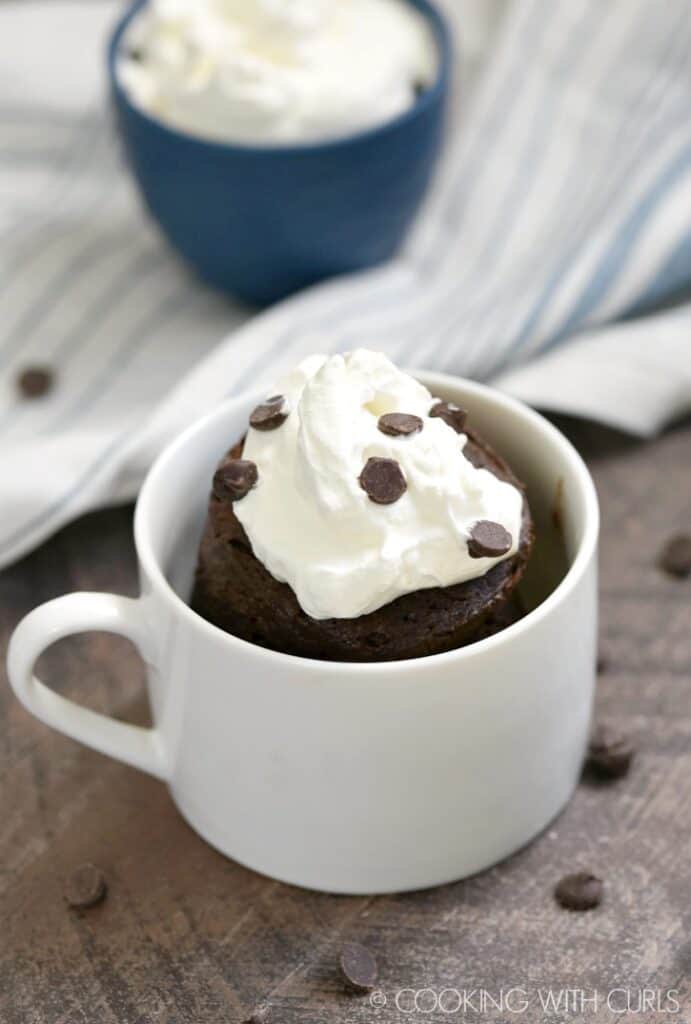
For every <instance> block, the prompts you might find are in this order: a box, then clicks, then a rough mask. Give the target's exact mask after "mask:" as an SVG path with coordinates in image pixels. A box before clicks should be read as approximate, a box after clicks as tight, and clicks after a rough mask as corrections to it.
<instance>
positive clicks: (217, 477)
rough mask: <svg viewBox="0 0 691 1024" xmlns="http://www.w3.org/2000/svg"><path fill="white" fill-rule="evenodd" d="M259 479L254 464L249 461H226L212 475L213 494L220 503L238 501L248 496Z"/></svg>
mask: <svg viewBox="0 0 691 1024" xmlns="http://www.w3.org/2000/svg"><path fill="white" fill-rule="evenodd" d="M258 479H259V472H258V470H257V467H256V465H255V464H254V462H250V460H249V459H226V460H225V461H224V462H222V463H221V465H220V466H219V467H218V469H217V470H216V472H215V473H214V480H213V492H214V494H215V496H216V497H217V498H218V499H219V500H220V501H240V499H241V498H244V497H245V495H247V494H249V492H250V491H251V490H252V488H253V487H254V486H255V485H256V483H257V480H258Z"/></svg>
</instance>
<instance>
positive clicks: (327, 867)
mask: <svg viewBox="0 0 691 1024" xmlns="http://www.w3.org/2000/svg"><path fill="white" fill-rule="evenodd" d="M417 376H418V377H419V378H420V380H421V381H422V382H423V383H424V384H425V385H426V386H427V387H428V388H429V389H430V391H431V392H432V393H433V394H435V395H439V396H441V397H444V398H446V399H450V400H452V401H455V402H457V403H458V404H460V405H462V406H463V407H464V408H467V409H468V411H469V415H470V420H471V422H472V423H473V425H474V426H475V427H476V428H477V429H478V430H479V431H480V433H482V434H483V435H484V436H485V437H486V438H487V439H488V440H489V441H490V443H492V444H493V445H494V446H495V447H496V448H497V450H498V451H499V452H500V453H501V454H502V455H503V456H504V457H505V458H506V459H507V460H508V461H509V463H510V464H511V465H512V467H513V469H514V470H515V472H516V473H517V474H518V476H519V477H521V478H522V479H523V480H524V481H525V483H526V484H527V487H528V494H529V498H530V502H531V507H532V509H533V514H534V517H535V519H536V525H537V530H538V534H541V535H542V536H543V537H546V536H547V534H550V533H554V527H553V526H552V520H553V518H554V517H555V513H557V512H558V518H559V522H560V527H561V531H562V533H563V540H564V545H565V549H566V556H565V559H566V563H567V566H568V568H566V569H565V574H564V575H563V578H561V580H560V581H559V582H558V583H557V584H556V585H555V586H554V587H553V588H552V590H551V592H550V593H548V594H547V595H546V596H545V597H544V599H543V600H542V601H541V603H539V604H538V606H537V607H535V608H533V610H531V611H529V613H528V614H527V615H526V616H525V617H524V618H523V619H521V620H520V621H519V622H517V623H515V624H514V625H511V626H509V627H508V628H507V629H504V630H503V631H502V632H500V633H498V634H497V635H495V636H493V637H490V638H488V639H485V640H481V641H479V642H478V643H475V644H472V645H470V646H468V647H465V648H462V649H460V650H457V651H451V652H448V653H446V654H437V655H432V656H430V657H425V658H420V659H417V660H412V661H399V662H389V663H379V664H376V663H372V664H345V663H337V662H333V663H332V662H324V661H316V660H310V659H304V658H296V657H292V656H289V655H284V654H278V653H276V652H274V651H270V650H265V649H264V648H261V647H257V646H255V645H253V644H250V643H247V642H245V641H244V640H239V639H237V638H236V637H233V636H230V635H228V634H227V633H224V632H222V631H221V630H219V629H217V628H216V627H215V626H212V625H210V624H209V623H208V622H206V621H205V620H204V619H202V618H200V617H199V616H198V615H197V614H195V613H194V612H193V611H192V610H191V609H190V608H189V607H188V605H187V604H186V603H185V599H184V598H185V597H186V596H187V595H188V593H189V588H190V582H191V577H192V573H193V569H194V562H195V558H196V548H197V543H198V540H199V537H200V535H201V530H202V525H203V521H204V518H205V515H206V506H207V500H208V494H209V487H210V481H211V477H212V473H213V470H214V467H215V465H216V463H217V461H218V460H219V458H220V457H221V455H222V454H223V453H224V452H225V451H226V450H227V449H228V448H229V447H230V445H231V444H232V443H233V442H235V441H237V440H238V439H239V438H240V437H241V436H242V435H243V433H244V432H245V429H246V426H247V419H248V414H249V411H250V410H251V409H252V408H253V406H254V405H255V404H256V402H257V396H256V395H255V396H250V397H242V398H238V399H235V400H233V401H230V402H228V403H227V404H225V405H223V406H222V407H220V408H219V409H217V410H215V411H214V412H212V413H211V414H210V415H209V416H207V417H206V418H205V419H203V420H202V421H201V422H199V423H197V424H196V425H194V426H193V427H191V428H190V429H189V430H187V432H186V433H184V434H183V435H182V436H181V437H180V438H178V439H177V440H176V441H174V442H173V443H172V444H171V445H170V447H169V448H168V449H167V450H166V451H165V452H164V453H163V454H162V455H161V456H160V458H159V459H158V461H157V462H156V464H155V465H154V467H153V468H152V470H151V472H150V473H149V475H148V478H147V480H146V482H145V484H144V486H143V488H142V492H141V495H140V498H139V502H138V504H137V511H136V517H135V540H136V546H137V552H138V556H139V570H140V577H141V597H139V598H138V599H137V600H132V599H130V598H125V597H116V596H114V595H110V594H93V593H82V594H71V595H69V596H66V597H61V598H58V599H57V600H55V601H50V602H48V603H47V604H44V605H42V606H41V607H40V608H37V609H36V610H35V611H33V612H31V613H30V614H29V615H28V616H27V617H26V618H25V619H24V620H23V621H22V622H21V623H20V625H19V626H18V627H17V629H16V631H15V633H14V635H13V637H12V641H11V644H10V649H9V654H8V672H9V677H10V680H11V683H12V686H13V687H14V690H15V692H16V694H17V696H18V697H19V699H20V700H21V701H23V703H24V704H25V705H26V707H27V708H28V709H29V710H30V711H31V712H33V714H34V715H36V716H37V717H38V718H40V719H42V720H43V721H44V722H46V723H47V724H48V725H51V726H53V727H55V728H56V729H59V730H61V731H62V732H64V733H66V734H67V735H68V736H71V737H73V738H74V739H77V740H80V741H81V742H83V743H86V744H87V745H89V746H91V747H93V748H95V749H96V750H99V751H101V752H102V753H104V754H108V755H110V756H111V757H115V758H119V759H120V760H122V761H125V762H127V763H128V764H131V765H135V766H136V767H137V768H141V769H142V770H144V771H146V772H149V773H150V774H152V775H155V776H157V777H158V778H160V779H162V780H163V781H165V782H166V783H167V785H168V786H169V788H170V791H171V794H172V797H173V800H174V801H175V803H176V805H177V806H178V808H179V810H180V812H181V813H182V815H183V816H184V817H185V818H186V819H187V821H188V822H189V823H190V824H191V825H192V827H193V828H194V829H196V831H197V832H199V833H200V834H201V835H202V836H203V837H204V838H205V839H206V840H207V841H208V842H209V843H211V844H212V846H214V847H216V848H217V849H218V850H220V851H221V852H222V853H224V854H226V855H227V856H229V857H233V858H234V859H235V860H237V861H240V862H241V863H243V864H245V865H247V866H249V867H251V868H254V869H255V870H257V871H260V872H263V873H264V874H266V875H270V876H272V877H273V878H276V879H279V880H281V881H286V882H290V883H293V884H296V885H300V886H305V887H308V888H311V889H319V890H325V891H328V892H334V893H354V894H364V893H384V892H396V891H402V890H410V889H420V888H424V887H427V886H432V885H438V884H441V883H443V882H449V881H452V880H456V879H460V878H463V877H465V876H467V875H472V874H474V873H475V872H477V871H480V870H482V869H484V868H487V867H489V866H490V865H492V864H494V863H496V862H497V861H499V860H501V859H502V858H504V857H506V856H508V855H509V854H510V853H512V852H513V851H515V850H517V849H518V848H519V847H521V846H523V845H524V844H525V843H527V842H528V841H529V840H530V839H532V838H533V837H534V836H535V835H537V834H538V833H539V832H540V831H541V830H542V829H544V828H545V826H546V825H547V824H548V823H549V822H550V821H551V820H552V819H553V818H554V816H555V815H556V814H557V813H558V812H559V811H560V810H561V809H562V808H563V807H564V805H565V804H566V802H567V800H568V799H569V797H570V796H571V793H572V792H573V789H574V787H575V785H576V782H577V780H578V777H579V773H580V770H581V764H582V759H583V755H584V751H585V747H586V743H587V736H588V730H589V721H590V714H591V705H592V697H593V690H594V680H595V661H596V628H597V594H596V574H597V538H598V523H599V515H598V504H597V498H596V494H595V489H594V486H593V483H592V480H591V478H590V475H589V473H588V471H587V469H586V467H585V465H584V464H583V462H582V460H581V458H580V456H579V455H578V454H577V452H576V451H575V450H574V448H573V447H572V446H571V444H570V443H569V442H568V441H567V440H566V439H565V438H564V437H563V435H562V434H560V433H559V431H558V430H557V429H556V428H555V427H554V426H552V425H551V424H550V423H548V422H547V421H546V420H545V419H543V418H542V417H541V416H539V415H538V414H537V413H535V412H533V411H531V410H530V409H528V408H526V407H525V406H523V405H521V404H520V403H518V402H516V401H514V400H512V399H511V398H508V397H506V396H505V395H502V394H500V393H498V392H496V391H494V390H492V389H489V388H486V387H483V386H481V385H479V384H475V383H471V382H468V381H464V380H459V379H457V378H453V377H448V376H444V375H440V374H432V373H424V374H422V373H420V374H418V375H417ZM555 502H556V503H557V506H558V508H555ZM547 551H548V545H547V544H544V546H543V550H542V551H541V549H540V546H538V548H537V549H536V552H535V554H534V556H533V560H532V561H533V563H535V564H534V570H533V571H535V569H537V570H539V569H540V568H541V561H542V560H544V558H545V553H546V552H547ZM538 575H539V572H538ZM90 629H95V630H109V631H111V632H114V633H120V634H122V635H123V636H126V637H128V638H129V639H130V640H132V641H133V642H134V643H135V644H136V645H137V647H138V648H139V650H140V652H141V655H142V657H143V659H144V661H145V662H146V665H147V669H148V687H149V694H150V700H151V706H152V710H153V717H154V722H155V726H154V728H153V729H142V728H138V727H136V726H132V725H127V724H124V723H121V722H116V721H114V720H113V719H109V718H107V717H106V716H104V715H100V714H96V713H95V712H93V711H89V710H87V709H85V708H83V707H79V706H77V705H76V704H74V703H73V702H72V701H70V700H67V699H65V698H64V697H61V696H59V695H58V694H56V693H54V692H52V691H51V690H49V689H48V688H47V687H46V686H45V685H44V684H43V683H41V682H40V681H39V680H38V679H36V677H35V676H34V675H33V666H34V664H35V662H36V660H37V658H38V657H39V655H40V654H41V652H42V651H43V650H44V649H45V648H46V647H47V646H48V645H49V644H52V643H53V642H54V641H56V640H58V639H60V638H62V637H65V636H68V635H70V634H74V633H79V632H83V631H85V630H90Z"/></svg>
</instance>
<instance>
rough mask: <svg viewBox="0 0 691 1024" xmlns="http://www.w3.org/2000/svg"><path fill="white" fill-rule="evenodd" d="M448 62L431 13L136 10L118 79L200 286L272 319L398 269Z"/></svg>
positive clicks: (311, 0)
mask: <svg viewBox="0 0 691 1024" xmlns="http://www.w3.org/2000/svg"><path fill="white" fill-rule="evenodd" d="M451 50H452V47H451V38H450V30H449V28H448V26H447V24H446V22H445V21H444V19H443V18H442V16H441V15H440V14H439V12H438V11H437V10H436V8H435V7H434V6H433V5H432V4H431V3H429V2H428V0H341V2H339V3H338V4H334V3H333V0H148V2H144V0H139V2H137V3H135V4H134V5H133V6H132V7H131V8H130V9H129V10H128V11H127V13H126V14H125V15H124V17H123V18H122V20H121V21H120V22H119V24H118V25H117V27H116V29H115V31H114V33H113V36H112V38H111V41H110V45H109V52H108V68H109V75H110V83H111V91H112V96H113V101H114V105H115V110H116V114H117V122H118V126H119V130H120V133H121V136H122V139H123V141H124V146H125V153H126V156H127V161H128V163H129V166H130V167H131V170H132V173H133V175H134V177H135V179H136V181H137V183H138V185H139V188H140V191H141V194H142V196H143V199H144V202H145V204H146V206H147V207H148V209H149V211H150V213H151V214H152V216H153V218H154V220H155V221H156V222H157V223H158V225H159V226H160V228H161V230H162V231H163V233H164V235H165V236H166V237H167V238H168V240H169V241H170V243H171V244H172V245H173V246H174V248H175V249H176V250H177V251H178V253H179V254H180V255H181V256H182V257H183V258H184V259H185V261H186V262H187V263H188V264H189V265H190V266H191V267H192V268H194V270H195V271H196V272H197V273H198V275H199V276H200V277H201V278H202V279H203V280H205V281H206V282H207V283H209V284H212V285H214V286H215V287H217V288H220V289H222V290H223V291H225V292H228V293H230V294H232V295H234V296H236V297H238V298H240V299H242V300H244V301H247V302H250V303H252V304H255V305H266V304H268V303H270V302H274V301H276V300H278V299H280V298H283V297H285V296H287V295H289V294H291V293H293V292H295V291H298V290H299V289H301V288H303V287H305V286H307V285H310V284H313V283H315V282H317V281H319V280H322V279H324V278H326V277H331V276H333V275H335V274H342V273H347V272H350V271H356V270H362V269H364V268H367V267H371V266H374V265H376V264H379V263H382V262H384V261H386V260H388V259H390V258H391V257H392V256H393V255H394V254H395V253H396V251H397V249H398V247H399V246H400V244H401V242H402V241H403V239H404V237H405V234H406V232H407V230H408V228H409V227H410V225H411V223H412V221H413V220H414V217H415V214H416V213H417V211H418V209H419V207H420V204H421V202H422V200H423V198H424V195H425V192H426V190H427V187H428V185H429V182H430V179H431V177H432V173H433V171H434V168H435V164H436V160H437V157H438V154H439V151H440V148H441V143H442V137H443V132H444V120H445V108H446V103H447V98H448V93H449V82H450V73H451V62H452V57H451Z"/></svg>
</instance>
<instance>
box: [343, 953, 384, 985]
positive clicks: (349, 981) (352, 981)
mask: <svg viewBox="0 0 691 1024" xmlns="http://www.w3.org/2000/svg"><path fill="white" fill-rule="evenodd" d="M339 963H340V967H341V974H342V976H343V981H344V982H345V985H346V988H347V989H349V991H351V992H359V993H362V992H369V991H371V989H373V988H374V986H375V984H376V982H377V975H378V973H379V970H378V968H377V961H376V960H375V958H374V956H373V955H372V954H371V953H370V951H369V949H367V947H366V946H361V945H360V943H359V942H347V943H346V944H345V946H344V947H343V949H342V950H341V956H340V960H339Z"/></svg>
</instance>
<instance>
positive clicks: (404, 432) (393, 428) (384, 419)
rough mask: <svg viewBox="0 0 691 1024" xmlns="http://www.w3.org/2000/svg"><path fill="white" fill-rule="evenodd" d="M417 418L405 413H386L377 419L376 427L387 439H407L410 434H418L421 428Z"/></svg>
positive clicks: (419, 420) (420, 421)
mask: <svg viewBox="0 0 691 1024" xmlns="http://www.w3.org/2000/svg"><path fill="white" fill-rule="evenodd" d="M423 425H424V424H423V422H422V420H421V419H420V417H419V416H411V415H410V414H409V413H407V412H387V413H385V414H384V416H380V417H379V422H378V423H377V426H378V427H379V429H380V430H381V432H382V434H388V436H389V437H409V436H410V435H411V434H418V433H419V432H420V431H421V430H422V427H423Z"/></svg>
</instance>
